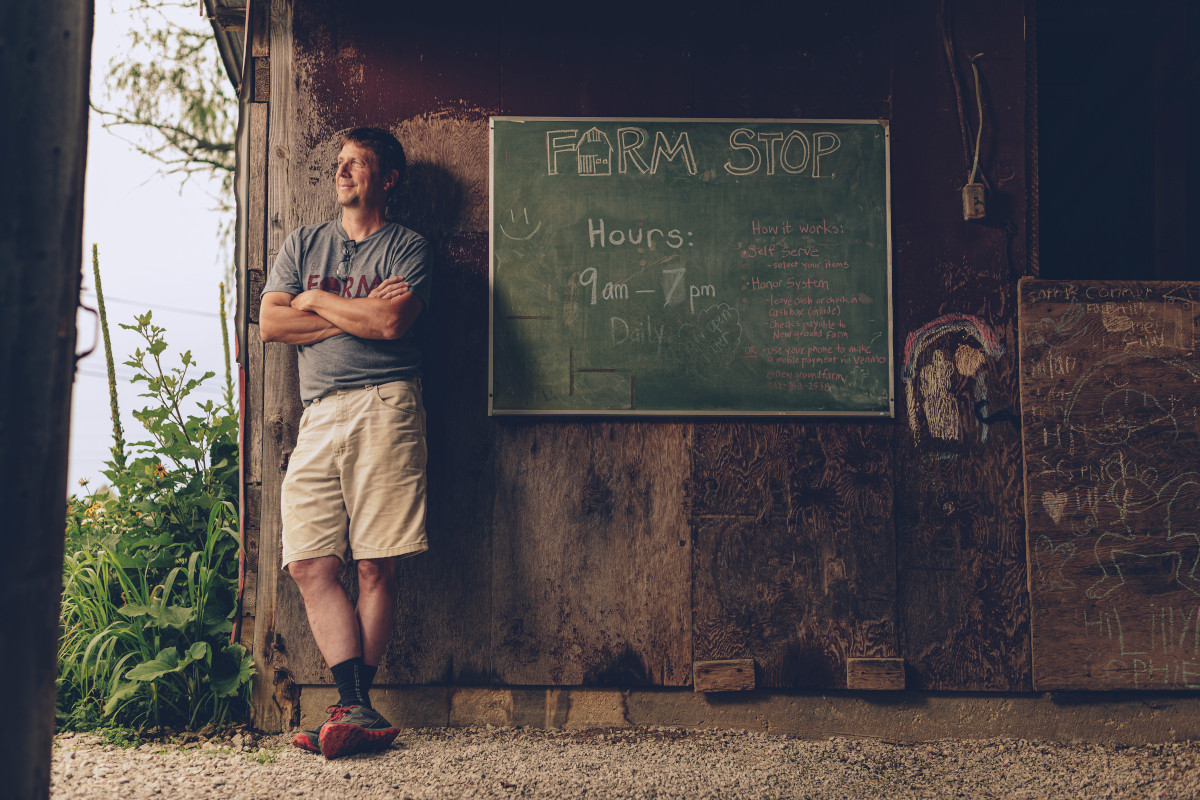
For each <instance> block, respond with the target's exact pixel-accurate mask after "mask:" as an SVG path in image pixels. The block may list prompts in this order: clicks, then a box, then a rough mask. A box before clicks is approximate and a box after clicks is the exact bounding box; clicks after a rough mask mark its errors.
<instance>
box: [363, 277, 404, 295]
mask: <svg viewBox="0 0 1200 800" xmlns="http://www.w3.org/2000/svg"><path fill="white" fill-rule="evenodd" d="M409 289H410V287H409V284H408V280H407V279H406V278H388V279H386V280H385V281H383V282H382V283H380V284H379V285H378V286H376V287H375V288H374V289H372V290H371V293H370V294H368V295H367V297H374V298H376V299H379V300H395V299H396V298H397V297H400V296H401V295H404V294H408V292H409Z"/></svg>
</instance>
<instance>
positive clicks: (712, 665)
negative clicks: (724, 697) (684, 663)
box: [692, 658, 754, 692]
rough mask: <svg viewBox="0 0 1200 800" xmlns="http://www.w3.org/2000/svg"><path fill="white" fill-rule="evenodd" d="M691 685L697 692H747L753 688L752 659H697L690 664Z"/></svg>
mask: <svg viewBox="0 0 1200 800" xmlns="http://www.w3.org/2000/svg"><path fill="white" fill-rule="evenodd" d="M692 686H693V687H694V689H695V691H697V692H748V691H751V690H753V689H754V659H752V658H734V659H729V660H728V661H697V662H695V663H694V664H692Z"/></svg>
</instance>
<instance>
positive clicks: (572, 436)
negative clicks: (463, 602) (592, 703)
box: [492, 422, 692, 686]
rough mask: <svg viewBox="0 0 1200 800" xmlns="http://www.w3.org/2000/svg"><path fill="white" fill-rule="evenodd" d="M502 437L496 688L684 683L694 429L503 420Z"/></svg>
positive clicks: (496, 580) (496, 560) (687, 668)
mask: <svg viewBox="0 0 1200 800" xmlns="http://www.w3.org/2000/svg"><path fill="white" fill-rule="evenodd" d="M496 436H497V446H496V454H497V458H496V477H495V492H496V497H497V501H496V506H495V513H494V525H495V534H494V541H493V550H494V553H495V555H494V564H493V569H494V578H493V582H492V586H493V596H494V601H493V603H494V610H493V623H492V624H493V647H494V649H495V653H496V676H497V679H498V680H500V681H501V682H503V683H510V684H558V685H562V684H567V685H578V684H585V685H620V686H642V685H663V686H685V685H687V684H688V683H690V682H691V662H692V657H691V656H692V654H691V648H690V647H689V643H690V641H691V634H690V621H689V609H688V588H687V587H688V580H689V554H690V547H689V544H690V542H689V536H688V521H687V516H686V514H685V512H684V508H685V494H684V493H685V486H686V483H687V478H688V456H687V451H688V447H689V445H690V429H689V427H688V426H684V425H679V424H675V423H628V424H623V423H616V422H595V423H590V424H588V425H586V426H583V425H579V424H572V423H568V424H551V423H537V424H530V423H524V424H520V423H509V422H505V424H502V425H499V426H498V427H497V434H496Z"/></svg>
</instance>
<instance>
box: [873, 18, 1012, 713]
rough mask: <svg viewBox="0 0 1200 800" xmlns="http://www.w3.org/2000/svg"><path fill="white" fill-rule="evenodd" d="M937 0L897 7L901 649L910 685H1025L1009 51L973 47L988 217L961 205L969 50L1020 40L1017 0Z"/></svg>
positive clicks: (971, 120)
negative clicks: (998, 0) (980, 90)
mask: <svg viewBox="0 0 1200 800" xmlns="http://www.w3.org/2000/svg"><path fill="white" fill-rule="evenodd" d="M944 5H946V4H939V3H938V2H935V1H934V0H923V1H922V2H920V3H917V4H915V5H914V6H912V7H911V8H910V7H909V6H908V5H906V6H905V8H904V11H905V13H903V14H900V13H896V14H894V15H893V18H892V19H893V27H892V30H893V33H892V53H893V55H892V63H893V82H892V108H893V109H894V112H893V117H892V122H893V125H892V154H893V158H892V190H893V195H892V212H893V213H892V219H893V242H894V257H893V276H894V281H893V288H894V303H895V305H894V319H895V325H896V328H895V337H894V338H895V341H896V343H897V348H898V352H897V363H900V364H902V366H901V369H900V371H899V374H898V375H897V386H896V390H897V391H896V397H897V426H896V427H897V435H896V439H895V441H896V457H895V468H896V525H897V553H898V561H899V564H898V569H899V605H900V608H901V614H902V637H903V653H902V655H903V657H904V660H905V662H906V666H907V670H908V674H907V685H908V686H909V688H917V689H936V690H1004V691H1020V690H1028V689H1029V688H1030V685H1031V684H1030V671H1029V642H1028V635H1029V628H1028V625H1029V617H1028V614H1029V611H1028V597H1027V594H1026V592H1025V589H1024V587H1025V568H1024V558H1023V542H1024V523H1023V519H1022V516H1021V514H1020V509H1021V507H1022V488H1021V481H1020V480H1019V475H1020V469H1021V445H1020V436H1019V432H1018V430H1017V425H1016V416H1015V414H1016V411H1015V409H1016V408H1017V397H1018V390H1017V372H1016V369H1017V359H1016V307H1015V303H1014V302H1013V298H1014V297H1015V282H1016V280H1017V278H1018V277H1019V276H1020V274H1021V273H1022V271H1023V270H1024V268H1025V245H1026V237H1025V233H1024V232H1025V220H1026V215H1025V197H1026V185H1025V174H1026V170H1025V146H1026V138H1025V125H1026V119H1025V110H1024V109H1025V91H1026V82H1025V73H1024V59H1023V58H1021V57H1016V56H1014V57H1007V58H987V59H985V60H981V61H980V62H978V66H979V69H980V73H981V76H982V85H983V87H984V94H983V97H982V100H983V104H984V132H983V136H982V149H981V151H980V166H981V170H982V175H983V176H984V180H986V182H987V186H988V195H987V197H988V199H987V213H988V215H987V218H986V219H985V220H984V221H982V222H970V223H968V222H964V221H963V219H962V199H961V189H962V186H963V185H964V184H965V183H966V182H967V179H968V175H969V173H970V169H971V162H972V153H970V152H964V139H965V140H966V141H967V143H968V146H970V147H973V143H974V136H973V132H974V130H975V125H976V120H977V112H976V111H975V109H976V105H975V103H976V101H975V93H974V83H973V81H972V79H971V70H970V66H969V58H970V57H971V56H973V55H975V53H977V52H979V51H981V50H986V51H987V53H988V54H994V53H1000V52H1004V53H1006V54H1023V53H1024V51H1025V48H1026V42H1025V39H1024V36H1025V32H1024V25H1023V17H1022V10H1021V7H1020V6H1019V5H1013V4H985V5H971V6H968V5H957V6H953V8H952V11H953V13H952V14H950V13H948V12H947V13H942V12H943V11H945V9H943V8H942V6H944ZM897 10H898V7H897ZM943 19H945V23H946V27H945V29H944V30H945V33H946V34H947V36H948V38H949V39H950V40H951V41H952V43H953V44H954V49H953V52H954V56H955V70H956V72H957V75H958V77H959V81H960V87H961V96H962V98H963V99H962V104H963V114H962V118H963V119H965V120H966V122H967V123H968V124H969V125H970V126H971V127H969V128H968V129H967V130H968V133H967V135H966V136H964V133H963V129H962V123H961V122H960V114H959V112H958V101H957V99H956V93H955V90H954V86H953V84H952V82H951V72H950V67H949V66H948V65H947V60H946V47H945V44H944V41H943V30H942V29H941V28H940V25H941V21H942V20H943ZM983 43H986V45H985V44H983ZM976 408H978V409H979V413H980V414H982V415H983V417H984V418H988V419H990V420H991V421H990V422H984V421H983V420H981V419H980V417H979V416H977V415H976Z"/></svg>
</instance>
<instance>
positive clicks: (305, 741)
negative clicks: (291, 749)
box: [292, 731, 321, 753]
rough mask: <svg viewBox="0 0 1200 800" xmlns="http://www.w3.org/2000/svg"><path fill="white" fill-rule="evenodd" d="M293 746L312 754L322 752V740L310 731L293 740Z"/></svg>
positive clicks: (298, 734)
mask: <svg viewBox="0 0 1200 800" xmlns="http://www.w3.org/2000/svg"><path fill="white" fill-rule="evenodd" d="M292 745H293V746H295V747H299V748H300V749H301V750H307V751H308V752H310V753H320V752H321V742H320V740H319V739H318V738H317V737H316V736H314V735H313V734H311V733H310V732H308V731H301V732H300V733H297V734H296V738H294V739H292Z"/></svg>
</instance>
